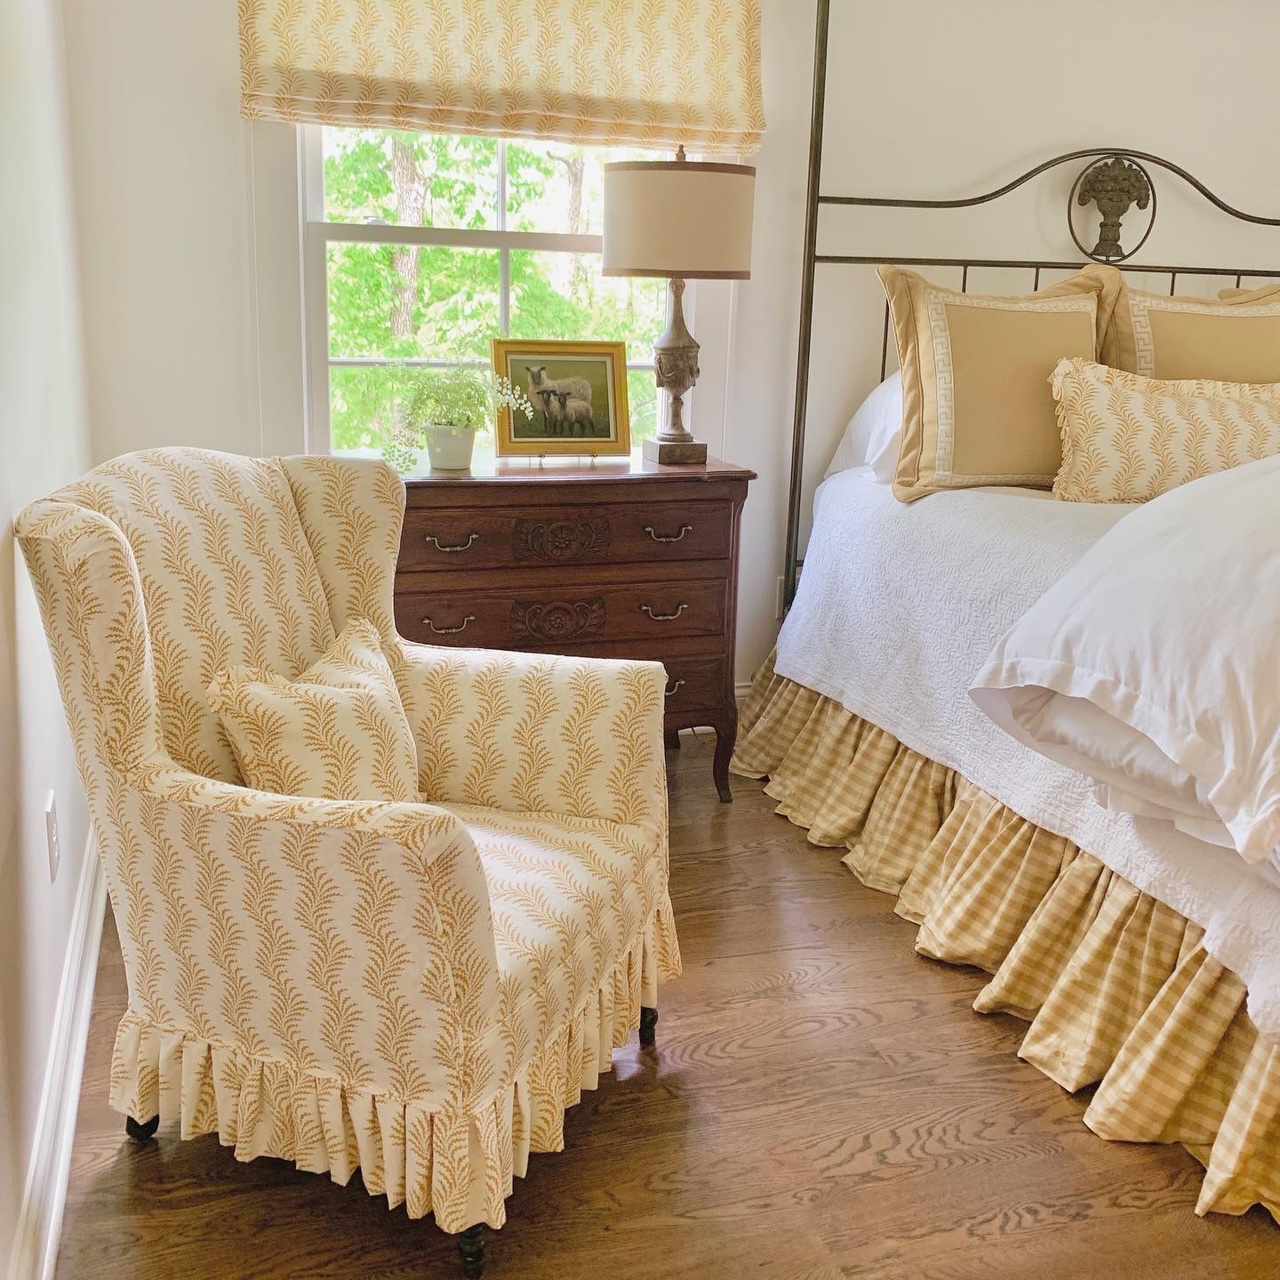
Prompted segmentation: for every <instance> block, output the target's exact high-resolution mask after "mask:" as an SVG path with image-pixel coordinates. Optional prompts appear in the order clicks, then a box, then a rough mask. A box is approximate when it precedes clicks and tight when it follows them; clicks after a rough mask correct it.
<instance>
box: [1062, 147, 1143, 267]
mask: <svg viewBox="0 0 1280 1280" xmlns="http://www.w3.org/2000/svg"><path fill="white" fill-rule="evenodd" d="M1155 201H1156V195H1155V188H1154V187H1153V186H1152V185H1151V177H1150V175H1149V174H1148V173H1147V171H1146V170H1145V169H1144V168H1143V167H1142V166H1141V165H1140V164H1139V163H1138V162H1137V161H1136V160H1131V159H1129V158H1128V157H1126V156H1123V155H1114V156H1110V157H1107V158H1104V159H1100V160H1095V161H1094V162H1093V163H1092V164H1090V165H1088V166H1086V167H1085V168H1084V169H1083V170H1082V171H1081V173H1080V176H1079V177H1078V178H1077V179H1076V180H1075V185H1074V186H1073V187H1072V188H1071V200H1070V204H1069V205H1068V208H1067V225H1068V227H1070V229H1071V238H1072V239H1073V240H1074V241H1075V242H1076V247H1077V248H1078V249H1079V250H1080V251H1081V252H1082V253H1085V254H1087V255H1088V256H1089V257H1090V258H1093V259H1094V260H1095V261H1097V262H1123V261H1124V259H1126V258H1129V257H1132V256H1133V255H1134V254H1135V253H1137V251H1138V250H1139V249H1141V248H1142V246H1143V244H1145V243H1146V239H1147V236H1149V235H1150V234H1151V228H1152V227H1153V226H1154V225H1155V216H1156V205H1155ZM1090 204H1092V205H1095V206H1096V207H1097V210H1098V212H1099V213H1100V214H1101V215H1102V222H1101V224H1100V225H1099V227H1098V243H1097V244H1095V245H1094V246H1093V248H1092V249H1086V248H1085V247H1084V245H1083V244H1081V242H1080V238H1079V237H1078V236H1077V235H1076V232H1075V227H1074V225H1073V224H1072V221H1071V206H1072V205H1078V206H1081V207H1083V206H1086V205H1090ZM1148 205H1150V206H1151V217H1150V220H1149V221H1148V223H1147V229H1146V231H1145V232H1144V233H1143V235H1142V238H1141V239H1140V240H1139V241H1138V243H1137V244H1136V245H1134V247H1133V248H1132V249H1128V250H1126V249H1125V248H1124V246H1123V245H1122V244H1121V243H1120V231H1121V228H1120V222H1121V219H1122V218H1123V217H1124V215H1125V214H1126V213H1128V212H1129V209H1130V208H1131V207H1133V206H1136V207H1137V208H1139V209H1145V208H1147V206H1148Z"/></svg>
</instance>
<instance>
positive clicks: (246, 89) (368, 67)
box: [238, 0, 764, 154]
mask: <svg viewBox="0 0 1280 1280" xmlns="http://www.w3.org/2000/svg"><path fill="white" fill-rule="evenodd" d="M238 7H239V14H240V74H241V107H242V111H243V113H244V114H245V115H246V116H248V117H250V118H264V119H273V120H287V121H292V122H310V123H319V124H334V125H354V126H357V127H380V128H396V129H421V130H426V131H430V132H436V133H465V134H489V135H495V136H499V137H526V138H527V137H535V138H549V139H555V140H558V141H561V142H569V143H582V144H586V143H597V144H614V145H627V146H638V147H655V148H674V147H675V146H676V145H677V144H678V143H683V144H684V145H685V146H686V147H687V148H688V149H689V150H690V151H698V152H701V153H704V154H744V153H747V152H751V151H754V150H756V149H757V148H758V147H759V145H760V135H761V133H762V132H763V130H764V111H763V106H762V99H761V91H760V4H759V0H239V5H238Z"/></svg>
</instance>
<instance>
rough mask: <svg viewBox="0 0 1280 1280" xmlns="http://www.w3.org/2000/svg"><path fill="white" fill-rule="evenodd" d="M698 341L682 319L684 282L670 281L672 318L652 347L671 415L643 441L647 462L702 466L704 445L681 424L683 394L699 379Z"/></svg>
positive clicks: (674, 465) (705, 448) (656, 371)
mask: <svg viewBox="0 0 1280 1280" xmlns="http://www.w3.org/2000/svg"><path fill="white" fill-rule="evenodd" d="M698 351H699V347H698V343H697V341H696V339H695V338H694V336H693V334H691V333H690V332H689V329H688V326H687V325H686V324H685V322H684V281H683V280H682V279H681V278H680V277H679V276H675V277H673V278H672V280H671V320H670V322H669V323H668V325H667V331H666V333H664V334H663V335H662V337H661V338H659V339H658V341H657V342H656V343H654V346H653V361H654V364H655V366H656V369H655V374H656V378H657V383H658V387H659V388H660V389H661V390H665V391H666V392H667V393H668V394H669V395H670V396H671V415H670V419H669V421H668V422H666V423H665V424H664V425H663V427H662V428H661V430H659V432H658V435H657V438H656V439H654V440H646V441H645V442H644V457H645V459H646V461H649V462H657V463H659V464H660V465H662V466H664V467H680V466H705V465H706V461H707V446H706V445H705V444H703V442H702V441H701V440H695V439H694V438H693V436H692V435H691V434H690V432H689V431H688V429H687V428H686V427H685V425H684V397H685V393H686V392H687V391H689V389H690V388H691V387H692V386H693V384H694V383H695V382H697V380H698V372H699V371H698Z"/></svg>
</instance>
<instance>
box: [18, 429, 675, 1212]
mask: <svg viewBox="0 0 1280 1280" xmlns="http://www.w3.org/2000/svg"><path fill="white" fill-rule="evenodd" d="M404 501H405V493H404V486H403V484H402V483H401V482H400V480H399V478H398V477H397V476H396V475H395V473H394V472H393V471H391V470H390V468H388V467H386V466H384V465H383V464H381V463H377V462H355V461H343V460H339V459H334V458H293V459H280V458H275V459H249V458H241V457H236V456H234V455H231V454H218V453H210V452H207V451H203V450H197V449H157V450H150V451H146V452H143V453H136V454H130V455H126V456H125V457H122V458H118V459H116V460H114V461H113V462H111V463H108V464H106V465H105V466H103V467H99V468H97V469H96V470H95V471H93V472H91V473H90V474H89V475H88V476H86V477H85V478H84V480H82V481H80V482H79V483H77V484H75V485H72V486H69V487H68V488H66V489H64V490H62V491H60V492H59V493H57V494H55V495H53V497H52V498H49V499H46V500H44V501H41V502H36V503H33V504H32V505H31V506H30V507H28V508H27V509H26V510H25V511H23V512H22V513H21V514H20V516H19V518H18V521H17V533H18V538H19V541H20V543H21V546H22V550H23V553H24V555H25V556H26V559H27V564H28V566H29V568H30V570H31V576H32V580H33V582H34V585H35V588H36V594H37V597H38V599H39V602H40V609H41V615H42V618H43V620H44V625H45V633H46V635H47V637H48V640H49V645H50V648H51V649H52V651H53V657H54V665H55V668H56V670H57V673H58V681H59V687H60V690H61V693H62V700H63V704H64V707H65V710H66V714H67V722H68V725H69V727H70V730H71V735H72V739H73V741H74V743H75V747H76V755H77V763H78V765H79V771H80V777H81V780H82V782H83V784H84V788H85V792H86V796H87V799H88V804H89V810H90V814H91V816H92V819H93V825H94V829H95V832H96V835H97V844H98V851H99V854H100V856H101V858H102V861H103V865H104V868H105V874H106V880H107V887H108V890H109V892H110V895H111V905H112V911H113V914H114V916H115V919H116V923H117V926H118V929H119V934H120V946H121V952H122V955H123V959H124V963H125V968H126V971H127V973H128V978H129V1009H128V1012H127V1013H126V1015H125V1018H124V1020H123V1022H122V1023H121V1026H120V1030H119V1036H118V1040H117V1044H116V1052H115V1057H114V1063H113V1073H112V1091H111V1093H112V1101H113V1103H114V1104H115V1105H116V1106H118V1107H120V1108H121V1109H123V1110H126V1111H129V1112H131V1113H132V1114H133V1115H134V1117H135V1118H136V1119H139V1120H147V1119H149V1118H150V1117H151V1116H152V1115H154V1114H156V1113H157V1111H158V1112H159V1114H161V1115H162V1116H163V1117H165V1118H178V1119H180V1120H181V1123H182V1127H183V1131H184V1133H186V1134H188V1135H190V1134H196V1133H207V1132H212V1131H215V1130H216V1131H217V1132H218V1133H219V1135H220V1136H221V1138H222V1140H223V1141H224V1142H228V1143H231V1144H234V1145H235V1148H236V1152H237V1154H238V1155H239V1156H240V1157H241V1158H243V1159H250V1158H252V1157H253V1156H255V1155H262V1154H270V1155H276V1156H281V1157H285V1158H289V1159H293V1160H296V1161H297V1162H298V1164H299V1166H300V1167H302V1168H304V1169H324V1170H328V1171H329V1172H330V1173H332V1175H333V1176H334V1177H335V1178H337V1179H339V1180H340V1181H345V1180H346V1179H347V1178H348V1177H349V1176H350V1174H351V1172H352V1171H353V1170H354V1169H355V1168H356V1167H357V1166H358V1167H360V1168H361V1169H362V1170H363V1175H364V1182H365V1185H366V1186H367V1187H368V1188H369V1189H370V1190H371V1191H377V1192H381V1191H385V1192H386V1194H387V1196H388V1199H389V1200H390V1202H391V1203H392V1204H396V1203H399V1202H401V1201H405V1202H406V1203H407V1204H408V1206H409V1211H410V1213H411V1214H414V1215H421V1214H425V1213H427V1212H431V1213H433V1214H434V1215H435V1218H436V1221H437V1223H438V1225H440V1226H441V1227H442V1228H444V1229H445V1230H446V1231H453V1232H456V1231H462V1230H465V1229H466V1228H467V1227H470V1226H472V1225H474V1224H475V1223H478V1222H487V1223H489V1224H490V1225H491V1226H495V1227H497V1226H500V1225H501V1224H502V1221H503V1218H504V1208H503V1198H504V1197H505V1196H506V1195H508V1194H509V1193H510V1191H511V1179H512V1177H513V1176H514V1174H515V1173H523V1172H524V1168H525V1161H526V1158H527V1155H528V1153H529V1151H531V1150H533V1151H550V1150H558V1149H559V1148H560V1146H561V1145H562V1126H563V1114H564V1109H565V1107H567V1106H570V1105H572V1104H573V1103H574V1102H576V1101H577V1099H578V1097H579V1094H580V1091H581V1090H582V1089H583V1088H590V1087H593V1086H594V1085H595V1083H596V1080H597V1077H598V1075H599V1073H600V1071H602V1070H607V1069H608V1067H609V1062H610V1055H611V1053H612V1051H613V1049H614V1048H616V1047H617V1046H618V1045H620V1044H621V1043H623V1041H624V1040H625V1039H626V1036H627V1033H628V1031H629V1030H631V1029H633V1028H634V1027H635V1026H636V1024H637V1023H638V1021H639V1016H640V1008H641V1006H642V1004H643V1005H648V1006H652V1005H654V1004H656V995H657V986H658V982H659V980H660V979H665V978H668V977H674V976H675V975H676V974H677V973H678V972H679V969H680V957H679V951H678V948H677V946H676V939H675V932H674V927H673V924H672V918H671V904H670V899H669V897H668V893H667V872H668V840H667V807H666V805H667V797H666V783H665V766H664V762H663V750H662V720H663V689H664V687H665V676H664V673H663V670H662V667H661V666H660V665H659V664H658V663H655V662H624V661H605V660H597V659H590V658H568V657H553V656H549V655H537V654H513V653H486V652H480V651H466V652H463V651H455V650H443V649H433V648H429V647H426V646H421V645H412V644H407V643H405V642H404V641H402V640H401V639H400V637H399V636H398V635H397V634H396V632H395V623H394V617H393V612H392V592H393V585H394V577H395V565H396V553H397V550H398V548H399V545H400V530H401V522H402V517H403V511H404ZM355 618H363V619H368V620H369V623H370V624H371V626H370V627H369V628H368V630H367V634H366V637H365V639H366V641H367V643H368V644H369V645H380V647H381V650H382V653H383V655H384V656H385V657H386V659H387V663H388V665H389V668H390V671H391V674H392V675H393V676H394V678H395V682H396V692H397V693H398V695H399V697H400V699H401V701H402V703H403V706H404V711H405V715H406V717H407V720H408V727H409V729H410V731H411V732H412V734H413V738H414V742H415V744H416V750H417V752H418V754H419V757H420V759H419V766H420V770H419V776H418V779H417V783H418V786H417V788H416V790H415V793H414V794H413V796H412V797H411V798H409V799H407V800H402V801H392V800H377V799H374V798H373V797H369V798H361V799H357V800H335V799H318V798H310V797H301V796H296V795H283V794H276V793H273V792H268V791H261V790H255V789H253V788H251V787H247V786H244V785H241V782H242V779H241V778H240V776H239V771H238V767H237V764H236V760H235V756H234V754H233V753H232V751H231V748H230V745H229V743H228V742H227V739H226V736H225V734H224V733H223V732H222V729H221V727H220V725H219V722H218V719H217V717H216V715H215V714H214V712H213V709H212V707H211V706H210V705H209V702H208V700H207V698H206V697H205V693H204V689H205V685H206V684H207V683H208V682H209V681H210V680H211V679H212V677H213V676H214V674H215V673H216V672H217V671H219V670H222V669H225V668H227V667H231V666H237V665H250V666H256V667H262V668H264V669H266V670H269V671H272V672H275V673H277V674H279V675H280V676H282V677H283V678H284V679H286V680H293V679H295V678H296V677H297V676H298V675H299V673H301V672H303V671H305V670H306V669H307V668H308V667H309V666H311V665H312V664H313V663H314V662H315V660H316V659H317V658H318V657H319V656H320V655H322V654H323V653H324V652H325V651H326V649H327V648H328V647H329V646H330V645H331V644H332V643H333V641H334V637H335V635H336V633H337V631H338V630H340V629H342V628H345V627H347V626H348V625H349V624H351V622H352V620H353V619H355ZM375 633H376V634H375ZM410 772H412V766H410ZM419 793H420V794H419Z"/></svg>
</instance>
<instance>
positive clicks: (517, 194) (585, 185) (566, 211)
mask: <svg viewBox="0 0 1280 1280" xmlns="http://www.w3.org/2000/svg"><path fill="white" fill-rule="evenodd" d="M665 155H666V153H661V152H656V151H640V150H637V149H635V148H634V147H571V146H568V145H567V144H565V143H559V142H508V143H507V230H508V231H551V232H559V233H567V234H571V235H599V234H600V233H601V232H602V231H603V229H604V168H603V166H604V165H605V164H606V163H607V162H608V161H610V160H656V159H662V158H664V156H665Z"/></svg>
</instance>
